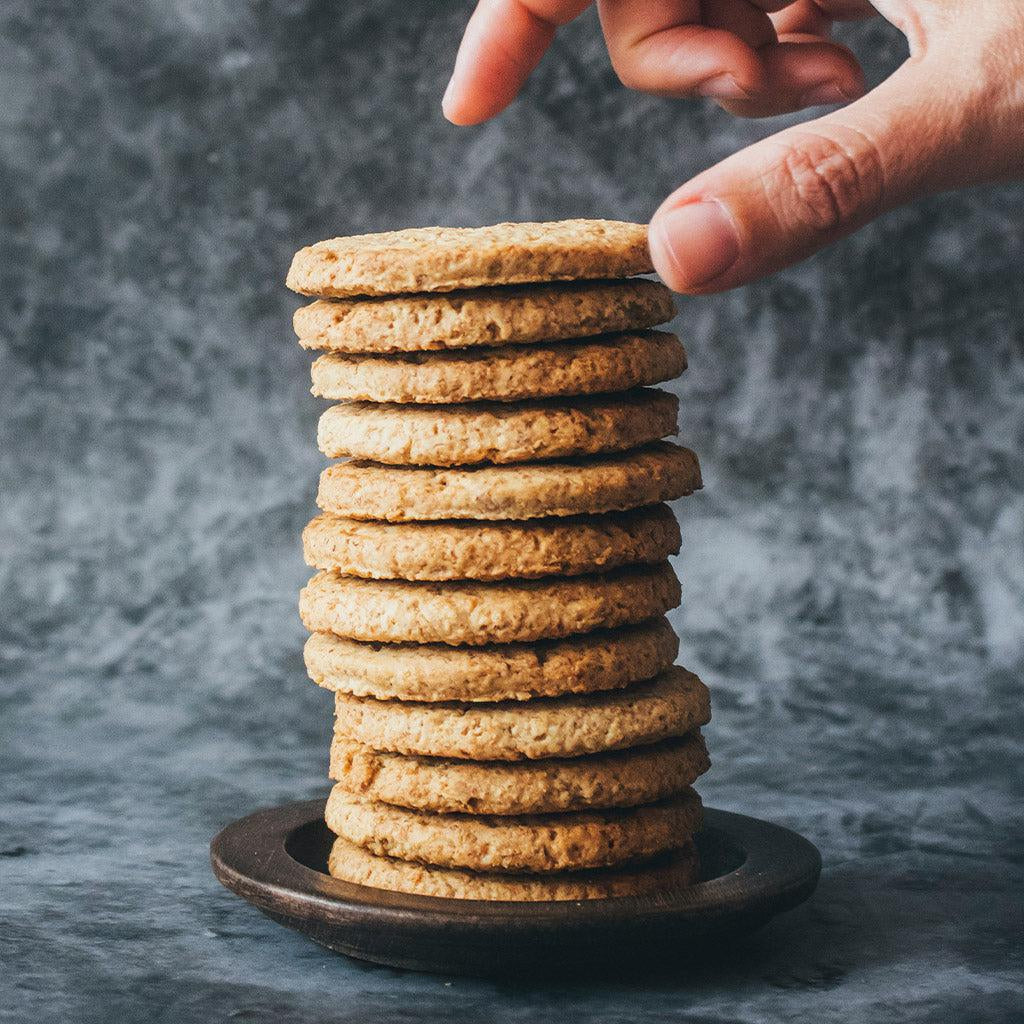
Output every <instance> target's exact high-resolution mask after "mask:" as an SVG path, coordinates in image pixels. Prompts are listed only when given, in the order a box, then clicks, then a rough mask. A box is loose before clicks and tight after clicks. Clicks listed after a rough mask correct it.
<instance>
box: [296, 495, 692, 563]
mask: <svg viewBox="0 0 1024 1024" xmlns="http://www.w3.org/2000/svg"><path fill="white" fill-rule="evenodd" d="M679 544H680V535H679V524H678V523H677V522H676V517H675V516H674V515H673V514H672V510H671V509H670V508H669V507H668V506H667V505H652V506H649V507H647V508H643V509H637V510H635V511H632V512H608V513H605V514H604V515H600V516H571V517H566V518H561V519H532V520H526V521H525V522H515V521H512V522H498V523H487V522H481V521H480V520H456V521H453V522H446V523H380V522H373V521H370V522H366V521H363V520H359V519H345V518H343V517H341V516H335V515H332V514H331V513H330V512H323V513H321V514H320V515H319V516H317V517H316V518H315V519H313V520H312V521H311V522H310V523H309V524H308V525H307V526H306V528H305V530H303V532H302V547H303V552H304V554H305V558H306V562H307V564H308V565H311V566H312V567H313V568H315V569H333V570H336V571H337V572H339V573H341V574H342V575H344V576H358V577H361V578H363V579H378V580H394V579H399V580H466V579H470V580H502V579H508V578H509V577H513V578H517V579H530V578H537V577H541V576H556V575H557V576H580V575H582V574H584V573H594V572H606V571H608V570H610V569H617V568H618V567H619V566H624V565H637V564H646V565H650V564H653V563H654V562H661V561H664V559H666V558H667V557H668V556H669V555H674V554H676V552H678V551H679Z"/></svg>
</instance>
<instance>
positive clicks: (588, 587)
mask: <svg viewBox="0 0 1024 1024" xmlns="http://www.w3.org/2000/svg"><path fill="white" fill-rule="evenodd" d="M679 598H680V590H679V581H678V580H677V579H676V575H675V573H674V572H673V571H672V567H671V566H670V565H669V564H668V562H661V563H659V564H657V565H650V566H647V565H645V566H634V567H629V568H625V569H616V570H614V571H613V572H609V573H604V574H601V575H595V576H574V577H569V578H566V579H559V578H558V577H548V578H546V579H541V580H501V581H495V582H489V583H478V582H477V581H475V580H452V581H450V582H445V583H433V582H412V581H408V580H361V579H356V578H354V577H351V576H340V575H339V574H338V573H336V572H318V573H317V574H316V575H315V576H314V577H313V578H312V579H311V580H310V581H309V583H308V584H306V586H305V587H304V588H303V590H302V593H301V594H300V595H299V614H300V615H301V617H302V622H303V624H304V625H305V627H306V628H307V629H308V630H309V631H310V632H328V633H337V634H338V636H347V637H349V639H352V640H377V641H381V642H383V643H422V644H429V643H444V644H452V645H453V646H454V645H458V644H472V645H476V644H505V643H523V642H529V641H533V640H544V639H549V638H554V637H562V636H569V635H570V634H572V633H588V632H589V631H590V630H592V629H612V628H614V627H616V626H624V625H627V624H629V623H633V622H643V621H644V619H650V618H653V617H654V616H655V615H663V614H664V613H665V612H667V611H668V610H669V609H670V608H675V606H676V605H677V604H679Z"/></svg>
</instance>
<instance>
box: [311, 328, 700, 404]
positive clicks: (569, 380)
mask: <svg viewBox="0 0 1024 1024" xmlns="http://www.w3.org/2000/svg"><path fill="white" fill-rule="evenodd" d="M685 369H686V351H685V349H684V348H683V346H682V344H681V343H680V341H679V339H678V338H676V336H675V335H674V334H668V333H666V332H665V331H638V332H633V333H629V334H611V335H604V336H601V337H598V338H587V339H585V340H582V341H561V342H556V343H553V344H539V343H538V344H533V345H515V346H513V345H506V346H505V347H503V348H481V349H470V350H468V351H466V350H462V351H458V350H455V351H446V352H410V353H407V354H405V353H398V354H390V355H365V354H364V355H349V354H344V353H339V352H330V353H328V354H327V355H322V356H320V357H319V358H318V359H317V360H316V361H315V362H314V363H313V368H312V378H313V387H312V392H313V394H314V395H316V396H317V397H318V398H331V399H334V400H336V401H350V402H351V401H356V402H401V403H418V404H421V405H430V404H444V403H452V402H475V401H495V402H511V401H522V400H524V399H538V398H556V397H560V396H564V395H591V394H604V393H608V392H612V391H628V390H629V389H631V388H635V387H641V386H643V385H647V384H657V383H659V382H660V381H663V380H671V379H672V378H673V377H678V376H679V374H681V373H682V372H683V370H685Z"/></svg>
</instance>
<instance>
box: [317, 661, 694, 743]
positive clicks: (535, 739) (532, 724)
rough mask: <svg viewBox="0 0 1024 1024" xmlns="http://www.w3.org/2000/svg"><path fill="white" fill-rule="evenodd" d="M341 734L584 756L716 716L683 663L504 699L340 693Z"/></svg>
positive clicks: (681, 732)
mask: <svg viewBox="0 0 1024 1024" xmlns="http://www.w3.org/2000/svg"><path fill="white" fill-rule="evenodd" d="M334 711H335V721H334V735H335V736H336V737H338V738H339V739H342V740H348V741H350V742H356V743H361V744H363V745H364V746H367V747H371V748H372V749H374V750H380V751H386V752H388V753H393V754H413V755H417V756H421V757H453V758H456V759H459V760H468V761H523V760H529V761H533V760H537V759H540V758H546V757H580V756H582V755H584V754H598V753H602V752H604V751H608V750H622V749H625V748H627V747H637V746H643V745H645V744H648V743H657V742H659V741H661V740H664V739H668V738H669V737H670V736H685V735H686V734H687V733H688V732H692V731H693V730H694V729H697V728H699V727H700V726H702V725H705V724H706V723H707V722H709V721H710V720H711V704H710V698H709V695H708V689H707V687H706V686H705V685H704V684H703V683H702V682H701V681H700V680H699V679H698V678H697V677H696V676H695V675H694V674H693V673H692V672H687V671H686V670H685V669H683V668H678V667H673V668H670V669H668V671H666V672H664V673H663V674H662V675H660V676H658V677H657V678H656V679H653V680H651V681H650V682H646V683H638V684H637V685H635V686H631V687H629V688H628V689H625V690H613V691H610V692H606V693H597V694H583V695H572V696H566V697H540V698H538V699H537V700H533V701H528V702H517V703H512V702H507V703H501V704H456V703H447V704H442V703H433V704H427V703H414V702H411V701H379V700H373V699H368V698H361V697H351V696H349V695H348V694H344V693H335V695H334Z"/></svg>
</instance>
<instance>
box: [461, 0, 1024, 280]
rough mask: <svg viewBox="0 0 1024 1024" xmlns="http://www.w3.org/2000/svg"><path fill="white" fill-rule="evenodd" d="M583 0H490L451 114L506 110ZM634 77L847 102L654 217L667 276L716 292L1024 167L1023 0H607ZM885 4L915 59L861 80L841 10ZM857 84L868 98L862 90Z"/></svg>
mask: <svg viewBox="0 0 1024 1024" xmlns="http://www.w3.org/2000/svg"><path fill="white" fill-rule="evenodd" d="M588 6H589V3H588V0H480V2H479V4H478V6H477V8H476V11H475V12H474V14H473V17H472V18H471V19H470V22H469V25H468V26H467V28H466V33H465V36H464V38H463V40H462V45H461V47H460V49H459V55H458V57H457V59H456V63H455V71H454V74H453V76H452V80H451V82H450V84H449V86H448V90H447V91H446V93H445V97H444V101H443V107H444V112H445V115H446V116H447V117H448V118H449V120H451V121H453V122H454V123H456V124H476V123H478V122H480V121H484V120H486V119H487V118H489V117H492V116H493V115H494V114H496V113H498V112H499V111H500V110H502V109H504V107H506V106H507V105H508V104H509V103H510V102H511V101H512V100H513V99H514V97H515V95H516V93H517V92H518V91H519V89H520V87H521V86H522V84H523V82H525V80H526V79H527V77H528V76H529V74H530V72H531V71H532V70H533V69H534V68H535V67H536V65H537V63H538V62H539V61H540V58H541V56H542V55H543V53H544V51H545V50H546V49H547V47H548V45H549V44H550V42H551V39H552V38H553V36H554V33H555V31H556V29H557V27H558V26H560V25H563V24H565V23H566V22H568V21H570V20H572V19H573V18H574V17H576V16H577V15H578V14H580V13H581V12H582V11H583V10H584V9H585V8H586V7H588ZM598 10H599V13H600V17H601V25H602V28H603V30H604V34H605V40H606V42H607V46H608V52H609V55H610V57H611V60H612V65H613V67H614V68H615V70H616V72H617V73H618V75H619V78H620V79H621V80H622V82H623V83H624V84H625V85H627V86H629V87H631V88H635V89H639V90H642V91H644V92H651V93H654V94H656V95H659V96H709V97H712V98H714V99H716V100H717V101H718V102H719V103H720V104H721V105H722V106H723V107H725V108H726V109H727V110H730V111H732V112H733V113H737V114H741V115H744V116H763V115H766V114H774V113H780V112H784V111H790V110H798V109H801V108H803V107H806V106H814V105H819V104H826V103H829V104H831V103H837V102H847V101H851V100H855V102H850V103H849V105H847V106H844V107H841V108H840V109H838V110H835V111H833V112H831V113H829V114H827V115H826V116H824V117H820V118H818V119H816V120H813V121H809V122H806V123H804V124H801V125H798V126H795V127H792V128H788V129H786V130H785V131H782V132H780V133H778V134H776V135H773V136H771V137H770V138H768V139H765V140H764V141H762V142H758V143H756V144H755V145H753V146H749V147H747V148H746V149H744V150H741V151H740V152H739V153H736V154H734V155H733V156H731V157H729V158H727V159H726V160H724V161H722V162H721V163H719V164H718V165H717V166H715V167H712V168H710V169H709V170H707V171H704V172H703V173H701V174H699V175H698V176H697V177H696V178H694V179H692V180H691V181H689V182H687V183H686V184H685V185H683V186H682V187H680V188H679V189H677V190H676V191H675V192H673V193H672V195H670V196H669V197H668V199H666V200H665V201H664V202H663V203H662V204H661V206H660V207H659V209H658V210H657V212H656V213H655V214H654V216H653V218H652V219H651V226H650V245H651V254H652V257H653V260H654V265H655V267H656V268H657V270H658V272H659V274H660V275H661V277H662V278H663V279H664V280H665V282H666V283H667V284H669V285H670V286H671V287H672V288H674V289H676V290H677V291H681V292H691V293H700V292H714V291H721V290H722V289H725V288H731V287H734V286H736V285H739V284H743V283H745V282H747V281H751V280H754V279H756V278H758V277H761V276H763V275H765V274H769V273H772V272H773V271H775V270H778V269H780V268H782V267H785V266H788V265H790V264H792V263H795V262H797V261H798V260H801V259H803V258H805V257H806V256H808V255H810V254H811V253H812V252H815V251H816V250H817V249H820V248H821V247H822V246H824V245H827V244H828V243H829V242H832V241H834V240H835V239H837V238H840V237H842V236H843V235H846V234H848V233H849V232H851V231H853V230H855V229H856V228H858V227H860V226H862V225H863V224H865V223H867V222H868V221H870V220H872V219H873V218H874V217H876V216H878V215H879V214H881V213H883V212H884V211H886V210H888V209H891V208H893V207H895V206H898V205H900V204H902V203H906V202H909V201H911V200H913V199H915V198H918V197H920V196H924V195H927V194H930V193H934V192H939V191H943V190H946V189H952V188H959V187H963V186H967V185H972V184H979V183H982V182H987V181H995V180H999V179H1004V178H1011V177H1016V176H1021V175H1024V3H1022V2H1021V0H875V2H874V3H873V4H868V3H867V2H866V0H703V2H700V0H598ZM875 13H880V14H882V15H883V16H884V17H886V18H887V19H888V20H889V21H891V22H892V23H893V24H894V25H895V26H897V27H898V28H899V29H900V30H901V31H902V32H903V33H904V34H905V35H906V37H907V41H908V44H909V46H910V57H909V59H908V60H907V61H906V62H905V63H904V64H903V65H902V66H901V67H900V68H899V69H898V70H897V71H896V72H895V73H894V74H892V75H891V76H890V77H889V78H888V79H886V80H885V81H884V82H883V83H882V84H881V85H879V86H878V87H877V88H875V89H873V90H872V91H871V92H870V93H868V94H867V95H863V92H864V80H863V75H862V73H861V70H860V67H859V65H858V64H857V61H856V58H855V57H854V56H853V54H851V53H850V52H849V51H848V50H847V49H845V48H844V47H842V46H839V45H838V44H835V43H832V42H830V41H829V40H828V32H829V28H830V26H831V24H832V22H833V21H834V20H838V19H843V18H856V17H866V16H870V15H873V14H875ZM857 97H860V98H857Z"/></svg>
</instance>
